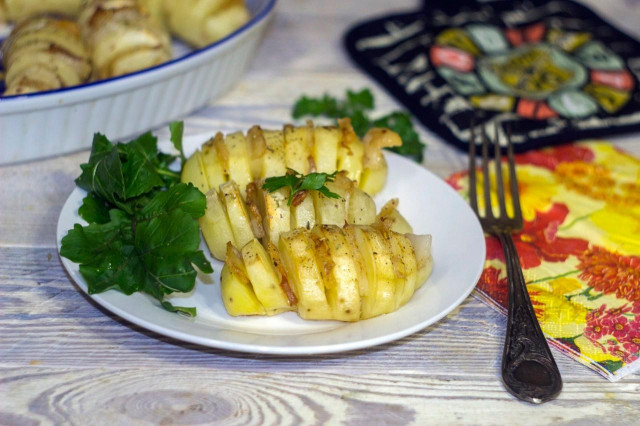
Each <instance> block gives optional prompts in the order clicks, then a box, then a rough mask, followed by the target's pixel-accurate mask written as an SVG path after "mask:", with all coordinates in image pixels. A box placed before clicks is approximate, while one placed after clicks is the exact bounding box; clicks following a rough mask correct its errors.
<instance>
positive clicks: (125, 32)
mask: <svg viewBox="0 0 640 426" xmlns="http://www.w3.org/2000/svg"><path fill="white" fill-rule="evenodd" d="M78 23H79V25H80V29H81V30H82V35H83V37H84V39H85V40H86V42H87V45H88V47H89V51H90V52H91V60H92V62H93V78H94V79H96V80H100V79H105V78H109V77H115V76H118V75H123V74H128V73H131V72H134V71H138V70H141V69H144V68H149V67H152V66H155V65H158V64H161V63H163V62H166V61H168V60H169V59H171V40H170V37H169V33H168V32H167V31H166V30H165V29H164V28H163V27H162V26H161V25H159V24H158V23H157V22H156V21H155V20H154V19H153V18H151V16H150V15H149V14H148V13H146V12H145V10H144V8H142V7H141V6H140V4H139V3H138V1H137V0H87V1H86V2H85V3H84V4H83V6H82V8H81V10H80V14H79V17H78Z"/></svg>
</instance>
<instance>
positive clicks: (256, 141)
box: [247, 126, 267, 179]
mask: <svg viewBox="0 0 640 426" xmlns="http://www.w3.org/2000/svg"><path fill="white" fill-rule="evenodd" d="M247 142H248V145H249V163H250V165H251V175H252V176H253V178H254V179H259V178H260V176H262V163H263V161H264V160H263V157H264V154H265V152H267V143H266V142H265V140H264V135H263V134H262V129H261V128H260V126H252V127H251V128H250V129H249V131H248V132H247Z"/></svg>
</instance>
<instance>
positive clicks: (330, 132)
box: [313, 127, 341, 173]
mask: <svg viewBox="0 0 640 426" xmlns="http://www.w3.org/2000/svg"><path fill="white" fill-rule="evenodd" d="M340 137H341V132H340V129H338V128H337V127H316V128H315V129H314V135H313V139H314V142H313V160H314V163H315V166H316V172H318V173H333V172H335V171H336V166H337V164H338V144H339V143H340Z"/></svg>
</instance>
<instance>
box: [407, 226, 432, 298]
mask: <svg viewBox="0 0 640 426" xmlns="http://www.w3.org/2000/svg"><path fill="white" fill-rule="evenodd" d="M406 237H407V238H408V239H409V241H411V245H412V246H413V251H414V252H415V254H416V262H417V268H418V271H417V276H416V290H417V289H419V288H420V287H422V285H423V284H424V283H425V282H426V281H427V278H429V276H430V275H431V272H432V271H433V257H432V256H431V235H416V234H406Z"/></svg>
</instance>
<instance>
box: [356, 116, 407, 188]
mask: <svg viewBox="0 0 640 426" xmlns="http://www.w3.org/2000/svg"><path fill="white" fill-rule="evenodd" d="M363 143H364V158H363V170H362V178H361V181H360V188H362V190H363V191H364V192H366V193H369V194H375V193H377V192H380V190H382V188H383V187H384V184H385V182H386V181H387V161H386V160H385V159H384V155H383V154H382V148H389V147H394V146H400V145H402V139H400V136H398V134H397V133H396V132H393V131H391V130H389V129H381V128H377V127H374V128H372V129H370V130H369V131H368V132H367V134H366V135H365V136H364V140H363Z"/></svg>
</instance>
